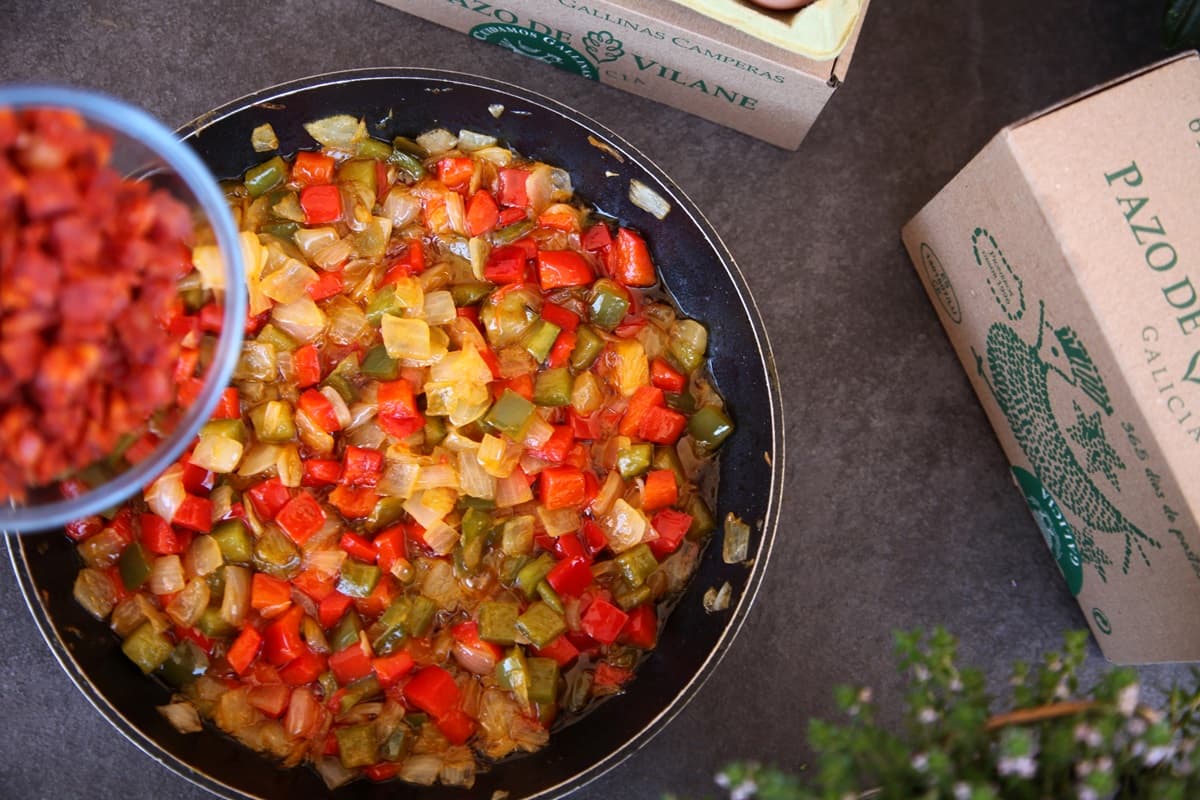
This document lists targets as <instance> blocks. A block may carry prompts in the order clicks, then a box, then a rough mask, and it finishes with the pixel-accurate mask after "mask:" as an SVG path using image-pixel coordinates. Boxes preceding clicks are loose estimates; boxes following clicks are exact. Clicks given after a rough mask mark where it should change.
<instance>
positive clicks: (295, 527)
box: [275, 492, 325, 546]
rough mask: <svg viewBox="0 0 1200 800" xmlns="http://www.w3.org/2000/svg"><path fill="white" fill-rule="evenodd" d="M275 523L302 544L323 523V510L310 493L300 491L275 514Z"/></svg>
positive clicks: (319, 528)
mask: <svg viewBox="0 0 1200 800" xmlns="http://www.w3.org/2000/svg"><path fill="white" fill-rule="evenodd" d="M275 524H276V525H278V526H279V527H280V528H281V529H282V530H283V532H284V533H286V534H287V535H288V538H290V539H291V540H292V541H293V542H295V543H296V544H298V545H301V546H303V544H304V543H305V542H307V541H308V540H309V539H310V538H311V537H312V535H313V534H314V533H316V532H317V531H319V530H321V526H323V525H324V524H325V511H324V510H323V509H322V508H321V504H320V503H318V502H317V500H316V498H314V497H313V496H312V495H311V494H309V493H308V492H300V493H298V494H297V495H296V496H295V497H293V498H292V499H291V500H289V501H288V503H287V505H285V506H284V507H283V508H281V509H280V510H279V513H278V514H276V515H275Z"/></svg>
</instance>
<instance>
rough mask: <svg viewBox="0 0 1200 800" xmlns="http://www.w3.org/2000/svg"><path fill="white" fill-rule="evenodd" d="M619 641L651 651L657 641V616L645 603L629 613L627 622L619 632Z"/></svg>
mask: <svg viewBox="0 0 1200 800" xmlns="http://www.w3.org/2000/svg"><path fill="white" fill-rule="evenodd" d="M621 639H622V640H623V641H626V642H628V643H629V644H631V645H633V646H634V647H640V648H641V649H643V650H653V649H654V643H655V641H656V640H657V639H658V614H656V613H655V611H654V606H653V605H651V604H649V603H646V604H643V605H640V606H638V607H637V608H635V609H633V610H632V611H630V612H629V620H628V621H626V623H625V627H624V628H623V629H622V630H621Z"/></svg>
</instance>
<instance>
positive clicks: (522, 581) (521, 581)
mask: <svg viewBox="0 0 1200 800" xmlns="http://www.w3.org/2000/svg"><path fill="white" fill-rule="evenodd" d="M553 567H554V556H552V555H550V554H549V553H542V554H541V555H540V556H538V557H537V558H535V559H534V560H533V561H530V562H529V563H527V564H526V565H525V566H523V567H521V571H520V572H518V573H517V580H516V581H515V585H516V588H518V589H520V590H521V591H522V592H523V593H524V594H525V596H526V597H527V598H529V599H530V600H532V599H533V598H535V597H537V587H538V584H539V583H541V582H542V581H543V580H545V579H546V575H547V574H548V573H549V572H550V570H551V569H552V568H553Z"/></svg>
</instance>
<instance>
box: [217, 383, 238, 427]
mask: <svg viewBox="0 0 1200 800" xmlns="http://www.w3.org/2000/svg"><path fill="white" fill-rule="evenodd" d="M241 415H242V404H241V400H240V398H239V397H238V390H237V387H235V386H230V387H228V388H227V389H225V391H223V392H221V400H220V402H218V403H217V407H216V410H214V411H213V415H212V418H213V419H237V418H238V417H240V416H241Z"/></svg>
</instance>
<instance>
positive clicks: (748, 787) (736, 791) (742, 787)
mask: <svg viewBox="0 0 1200 800" xmlns="http://www.w3.org/2000/svg"><path fill="white" fill-rule="evenodd" d="M757 791H758V785H757V784H756V783H755V782H754V781H752V780H750V779H749V778H747V779H746V780H744V781H742V782H741V783H739V784H738V785H737V786H735V787H734V788H733V789H732V790H730V792H729V800H750V798H751V797H754V793H755V792H757Z"/></svg>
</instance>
